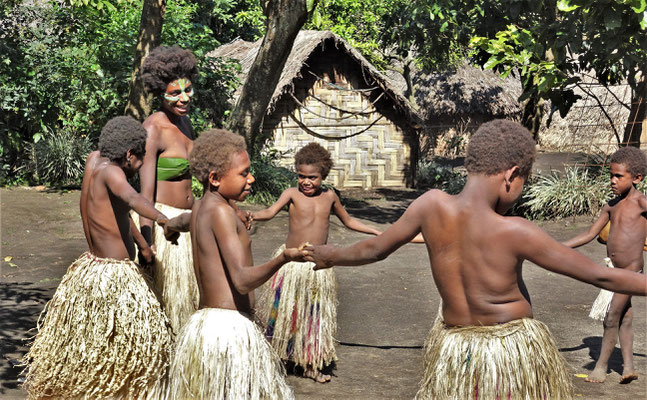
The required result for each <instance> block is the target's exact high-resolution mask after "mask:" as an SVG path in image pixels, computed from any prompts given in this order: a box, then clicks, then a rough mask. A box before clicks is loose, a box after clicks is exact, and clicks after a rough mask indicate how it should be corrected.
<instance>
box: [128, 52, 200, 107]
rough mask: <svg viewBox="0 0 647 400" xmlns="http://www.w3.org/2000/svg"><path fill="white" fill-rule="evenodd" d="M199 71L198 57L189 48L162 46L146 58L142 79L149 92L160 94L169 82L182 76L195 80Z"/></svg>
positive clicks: (155, 94) (154, 94)
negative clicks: (197, 65)
mask: <svg viewBox="0 0 647 400" xmlns="http://www.w3.org/2000/svg"><path fill="white" fill-rule="evenodd" d="M197 73H198V68H197V67H196V59H195V57H194V56H193V53H191V52H190V51H189V50H185V49H183V48H181V47H178V46H173V47H164V46H160V47H156V48H155V49H153V51H151V52H150V54H149V55H148V56H147V57H146V59H144V64H143V65H142V70H141V80H142V82H143V83H144V87H146V90H147V91H148V92H149V93H152V94H153V96H159V95H161V94H162V93H164V92H165V91H166V87H167V86H168V84H169V83H171V82H173V81H174V80H176V79H180V78H187V79H190V80H193V78H194V77H195V76H196V75H197Z"/></svg>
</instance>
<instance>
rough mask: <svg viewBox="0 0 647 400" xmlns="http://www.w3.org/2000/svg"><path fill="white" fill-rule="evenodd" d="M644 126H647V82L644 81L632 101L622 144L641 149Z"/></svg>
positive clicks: (639, 85)
mask: <svg viewBox="0 0 647 400" xmlns="http://www.w3.org/2000/svg"><path fill="white" fill-rule="evenodd" d="M643 124H647V80H645V79H642V81H641V82H640V83H639V84H638V87H637V88H636V91H635V92H634V95H633V96H632V99H631V111H629V118H628V119H627V125H625V133H624V136H623V138H622V143H623V144H624V145H625V146H635V147H640V144H641V143H640V136H641V134H642V131H643V129H644V128H643Z"/></svg>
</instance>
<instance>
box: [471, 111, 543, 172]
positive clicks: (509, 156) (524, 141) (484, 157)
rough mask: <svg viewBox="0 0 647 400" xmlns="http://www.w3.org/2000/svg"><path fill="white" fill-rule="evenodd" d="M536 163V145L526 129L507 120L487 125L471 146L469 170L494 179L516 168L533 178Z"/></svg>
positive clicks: (474, 137) (499, 120) (474, 138)
mask: <svg viewBox="0 0 647 400" xmlns="http://www.w3.org/2000/svg"><path fill="white" fill-rule="evenodd" d="M534 161H535V141H534V140H533V138H532V135H531V134H530V132H528V130H527V129H526V128H524V127H523V126H521V125H520V124H518V123H516V122H513V121H507V120H503V119H495V120H493V121H490V122H486V123H484V124H483V125H481V126H480V127H479V129H478V130H477V131H476V133H474V135H473V136H472V138H471V139H470V142H469V144H468V145H467V155H466V157H465V168H466V169H467V172H470V173H475V174H485V175H494V174H498V173H499V172H501V171H505V170H507V169H508V168H512V167H513V166H515V165H517V166H519V169H520V170H519V174H520V175H521V176H524V177H527V176H528V175H530V171H531V169H532V163H533V162H534Z"/></svg>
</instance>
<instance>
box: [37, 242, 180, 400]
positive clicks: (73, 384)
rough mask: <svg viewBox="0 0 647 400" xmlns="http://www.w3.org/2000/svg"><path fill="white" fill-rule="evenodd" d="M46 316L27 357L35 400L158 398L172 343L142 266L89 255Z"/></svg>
mask: <svg viewBox="0 0 647 400" xmlns="http://www.w3.org/2000/svg"><path fill="white" fill-rule="evenodd" d="M45 312H46V314H45V317H44V321H43V322H42V324H41V323H40V322H41V321H40V319H39V324H38V333H37V334H36V336H35V339H34V342H33V344H32V345H31V347H30V349H29V352H28V353H27V355H26V356H25V359H24V361H25V363H26V364H28V365H29V368H28V372H27V376H26V382H25V388H26V389H27V391H28V393H29V398H42V397H47V396H52V397H56V398H87V399H97V398H115V399H126V398H127V399H144V398H159V393H157V392H156V391H157V390H162V389H161V388H160V387H159V386H157V385H158V384H161V379H162V378H163V376H164V374H165V373H166V371H167V368H168V361H169V356H170V352H171V347H172V337H171V332H170V327H169V325H168V320H167V318H166V315H164V312H163V311H162V309H161V306H160V303H159V301H158V299H157V297H156V296H155V294H154V293H153V290H152V288H151V286H150V284H149V282H148V281H147V278H146V277H145V276H144V275H143V273H142V272H141V271H140V269H139V267H138V266H137V264H135V263H134V262H132V261H130V260H115V259H110V258H98V257H95V256H93V255H92V254H90V253H84V254H83V255H81V257H79V258H78V259H77V260H76V261H75V262H74V263H73V264H72V265H71V266H70V267H69V268H68V270H67V273H66V274H65V276H63V279H62V280H61V283H60V285H59V286H58V288H57V289H56V293H54V297H52V299H51V300H50V301H49V303H47V306H46V307H45V310H43V313H45ZM42 315H43V314H41V317H42Z"/></svg>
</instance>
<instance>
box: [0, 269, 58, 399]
mask: <svg viewBox="0 0 647 400" xmlns="http://www.w3.org/2000/svg"><path fill="white" fill-rule="evenodd" d="M50 297H51V291H50V290H49V289H46V288H42V287H37V286H35V285H34V284H32V283H27V282H18V283H1V284H0V321H2V325H0V339H1V342H0V354H1V355H2V361H0V362H1V363H2V364H3V367H2V368H0V382H1V384H0V395H2V394H4V393H5V390H7V389H16V388H17V387H18V386H19V382H18V378H19V374H20V372H21V370H22V368H21V367H20V366H19V360H20V358H22V356H23V355H24V354H25V352H26V351H27V348H26V347H25V345H26V343H27V339H28V338H29V337H30V335H31V334H33V333H35V331H34V330H33V328H35V326H36V321H37V319H38V315H39V314H40V312H41V310H42V309H43V307H45V304H46V303H47V301H48V300H49V299H50Z"/></svg>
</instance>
